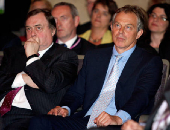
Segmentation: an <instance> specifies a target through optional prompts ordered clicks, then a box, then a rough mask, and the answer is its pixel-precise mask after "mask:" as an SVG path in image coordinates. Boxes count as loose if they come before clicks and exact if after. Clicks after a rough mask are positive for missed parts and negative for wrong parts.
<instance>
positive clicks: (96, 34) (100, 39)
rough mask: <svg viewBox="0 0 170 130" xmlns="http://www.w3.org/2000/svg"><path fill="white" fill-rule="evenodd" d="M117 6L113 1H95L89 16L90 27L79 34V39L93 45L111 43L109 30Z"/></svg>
mask: <svg viewBox="0 0 170 130" xmlns="http://www.w3.org/2000/svg"><path fill="white" fill-rule="evenodd" d="M116 10H117V5H116V3H115V1H113V0H97V1H96V2H95V3H94V6H93V9H92V15H91V24H92V27H91V29H90V30H88V31H86V32H85V33H83V34H81V35H80V37H82V38H84V39H86V40H87V41H89V42H91V43H92V44H94V45H96V46H97V45H100V44H106V43H112V34H111V31H110V30H109V26H110V22H111V18H112V16H113V14H114V13H115V11H116Z"/></svg>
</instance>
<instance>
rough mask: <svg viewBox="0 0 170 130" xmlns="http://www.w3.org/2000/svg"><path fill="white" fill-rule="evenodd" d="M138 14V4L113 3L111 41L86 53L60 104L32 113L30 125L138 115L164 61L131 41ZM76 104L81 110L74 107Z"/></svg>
mask: <svg viewBox="0 0 170 130" xmlns="http://www.w3.org/2000/svg"><path fill="white" fill-rule="evenodd" d="M143 18H144V16H143V11H142V10H141V8H140V7H138V6H130V5H127V6H124V7H122V8H120V9H118V10H117V12H116V13H115V15H114V17H113V20H112V26H111V29H112V37H113V42H114V43H115V45H114V47H113V48H112V47H108V48H102V49H96V50H93V51H89V52H88V53H86V56H85V59H84V63H83V67H82V69H81V70H80V72H79V75H78V78H77V79H76V81H75V83H74V85H73V86H72V87H70V89H69V90H68V91H67V93H66V95H65V96H64V97H63V99H62V101H61V103H60V105H61V107H60V106H56V107H55V108H54V109H51V111H49V112H48V114H49V115H42V116H36V117H34V118H33V119H32V120H31V122H30V126H29V130H47V129H48V130H84V129H86V128H90V127H96V126H98V127H101V126H108V125H113V126H114V125H115V126H116V125H121V124H123V123H124V122H126V121H127V120H129V119H134V120H136V121H137V120H138V118H139V116H140V114H141V113H142V112H143V111H144V110H145V109H146V108H147V106H148V105H149V104H150V103H151V102H150V101H152V99H153V98H154V96H155V93H156V91H157V89H158V87H159V85H160V82H161V77H162V66H163V64H162V60H161V58H160V57H159V56H155V55H153V54H151V53H148V52H147V51H145V50H144V49H141V48H139V47H137V46H136V42H137V39H138V38H139V37H140V36H141V35H142V33H143V26H144V23H143ZM80 106H82V110H81V111H79V112H76V110H77V109H78V108H79V107H80ZM75 112H76V113H75Z"/></svg>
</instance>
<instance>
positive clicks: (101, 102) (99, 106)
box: [87, 55, 122, 128]
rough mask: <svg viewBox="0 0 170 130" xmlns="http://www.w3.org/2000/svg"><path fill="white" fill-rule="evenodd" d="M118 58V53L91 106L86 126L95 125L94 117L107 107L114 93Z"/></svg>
mask: <svg viewBox="0 0 170 130" xmlns="http://www.w3.org/2000/svg"><path fill="white" fill-rule="evenodd" d="M120 58H122V56H120V55H117V56H116V61H115V64H114V67H113V68H112V71H111V72H110V75H109V77H108V79H107V82H106V84H105V85H104V87H103V91H102V92H101V94H100V96H99V98H98V100H97V101H96V103H95V105H94V107H93V110H92V114H91V116H90V119H89V122H88V124H87V128H90V127H94V126H96V124H94V120H95V118H96V117H98V116H99V115H100V114H101V113H102V112H103V111H104V110H105V109H106V108H107V106H108V105H109V103H110V101H111V99H112V97H113V95H114V93H115V88H116V83H117V81H118V77H119V66H118V62H119V60H120Z"/></svg>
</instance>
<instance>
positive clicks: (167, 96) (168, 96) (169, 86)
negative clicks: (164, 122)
mask: <svg viewBox="0 0 170 130" xmlns="http://www.w3.org/2000/svg"><path fill="white" fill-rule="evenodd" d="M167 82H168V83H166V87H165V88H166V89H165V92H164V94H163V95H162V98H161V100H160V102H159V103H158V104H157V105H156V106H155V108H154V109H153V112H152V114H150V116H149V118H148V120H147V123H146V126H145V130H149V129H151V128H152V124H153V120H154V118H155V116H156V114H157V111H158V110H159V108H160V106H161V105H162V102H163V101H164V100H166V101H167V103H168V106H169V107H170V80H168V81H167ZM166 130H170V125H169V126H168V128H167V129H166Z"/></svg>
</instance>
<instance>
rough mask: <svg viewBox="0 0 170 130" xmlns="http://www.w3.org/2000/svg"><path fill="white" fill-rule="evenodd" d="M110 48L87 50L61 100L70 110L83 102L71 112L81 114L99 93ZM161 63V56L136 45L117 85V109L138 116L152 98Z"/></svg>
mask: <svg viewBox="0 0 170 130" xmlns="http://www.w3.org/2000/svg"><path fill="white" fill-rule="evenodd" d="M112 52H113V48H103V49H96V50H94V51H90V52H89V53H87V54H86V56H85V59H84V63H83V67H82V69H81V70H80V72H79V75H78V78H77V79H76V82H75V83H74V85H73V86H72V87H71V88H70V89H69V91H68V92H67V93H66V95H65V96H64V98H63V99H62V101H61V104H60V105H61V106H68V107H69V108H70V109H71V114H73V113H75V111H76V109H77V108H79V107H80V106H81V105H82V107H83V110H82V111H80V112H78V113H76V114H75V115H74V116H79V117H83V116H84V115H85V114H86V112H87V111H88V110H89V108H90V107H91V106H92V104H93V103H94V102H95V100H96V99H97V97H98V96H99V93H100V91H101V89H102V86H103V83H104V80H105V76H106V72H107V69H108V65H109V62H110V58H111V56H112ZM162 67H163V63H162V60H161V59H160V57H158V56H154V55H152V54H150V53H148V52H146V51H145V50H143V49H141V48H138V47H136V49H135V50H134V52H133V53H132V54H131V56H130V58H129V59H128V61H127V63H126V65H125V67H124V69H123V71H122V74H121V76H120V78H119V80H118V83H117V86H116V91H115V104H116V108H117V110H120V109H121V110H124V111H126V112H128V113H129V114H130V115H131V117H132V119H134V120H137V119H138V117H139V116H140V114H141V113H142V112H143V111H144V110H145V109H146V108H147V106H148V105H149V103H150V101H151V100H153V98H154V95H155V93H156V91H157V89H158V87H159V85H160V82H161V75H162Z"/></svg>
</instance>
